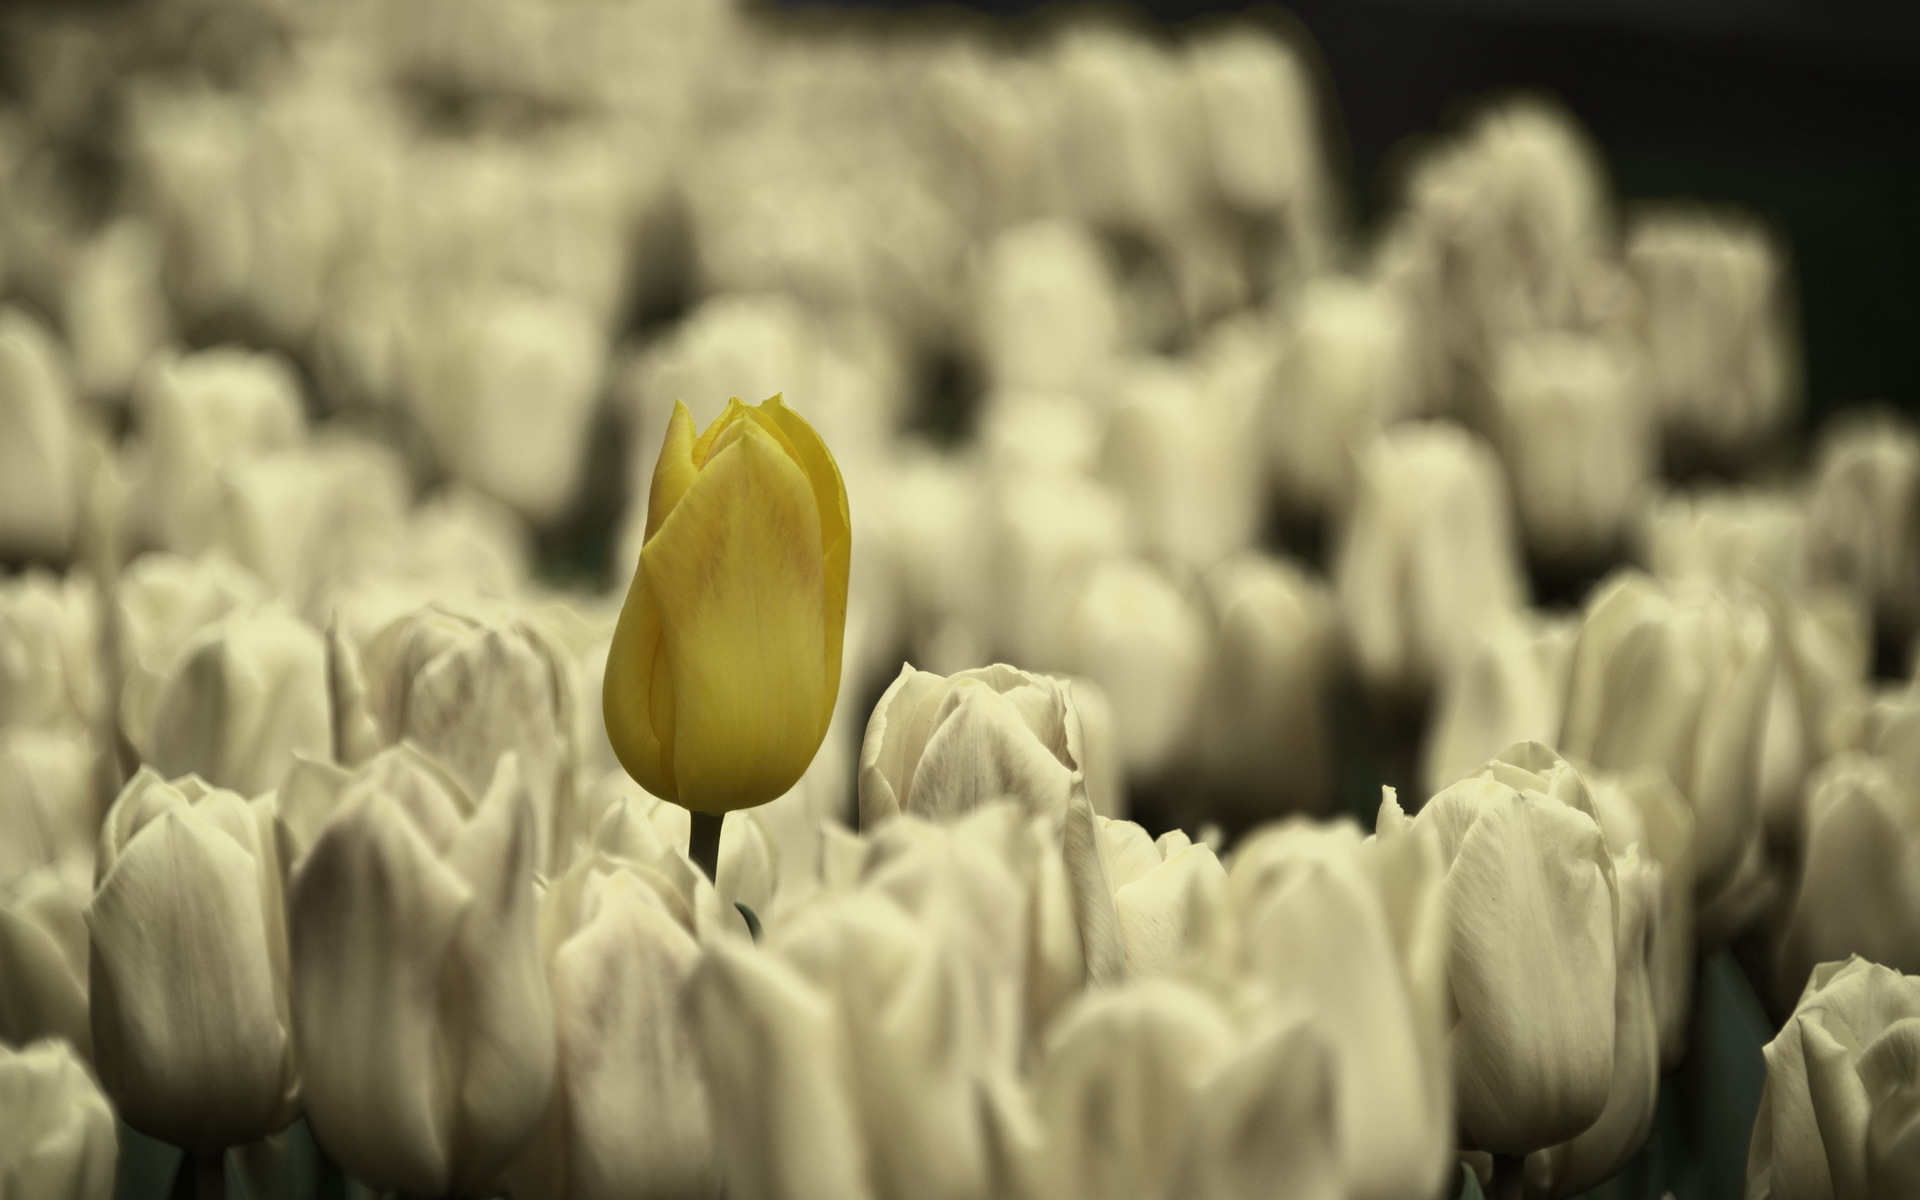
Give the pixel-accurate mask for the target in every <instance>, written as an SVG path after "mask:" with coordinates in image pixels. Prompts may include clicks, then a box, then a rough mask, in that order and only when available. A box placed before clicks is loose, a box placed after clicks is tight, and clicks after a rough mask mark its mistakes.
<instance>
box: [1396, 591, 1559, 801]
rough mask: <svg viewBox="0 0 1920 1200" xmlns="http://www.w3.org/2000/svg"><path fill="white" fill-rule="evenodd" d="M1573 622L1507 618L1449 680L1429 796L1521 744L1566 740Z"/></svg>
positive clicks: (1426, 749) (1439, 711) (1432, 731)
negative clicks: (1564, 722)
mask: <svg viewBox="0 0 1920 1200" xmlns="http://www.w3.org/2000/svg"><path fill="white" fill-rule="evenodd" d="M1578 633H1579V626H1578V624H1577V623H1576V622H1575V621H1573V620H1572V619H1571V618H1565V617H1556V616H1549V615H1546V614H1544V613H1540V612H1537V611H1531V610H1530V611H1526V612H1521V613H1515V614H1511V615H1506V614H1503V615H1501V616H1500V617H1497V618H1496V619H1495V620H1493V621H1492V622H1490V623H1489V624H1488V625H1487V626H1486V627H1485V628H1484V629H1482V630H1481V632H1480V635H1479V636H1478V637H1476V638H1473V639H1471V645H1470V647H1469V648H1468V650H1467V652H1466V653H1465V654H1464V655H1463V656H1461V657H1460V658H1459V659H1458V660H1457V661H1456V662H1455V663H1454V664H1453V665H1452V666H1451V667H1450V668H1449V669H1448V670H1447V672H1446V674H1445V675H1444V676H1442V678H1441V681H1440V694H1439V699H1438V701H1437V702H1436V706H1435V707H1436V711H1435V713H1434V716H1433V721H1432V724H1431V725H1430V726H1429V728H1428V730H1427V739H1426V744H1425V745H1424V746H1423V747H1422V749H1421V769H1420V777H1421V780H1422V781H1423V785H1424V786H1425V788H1426V790H1427V792H1428V794H1432V793H1434V792H1437V791H1439V790H1440V789H1441V788H1443V787H1446V786H1447V785H1448V784H1450V783H1452V782H1454V781H1455V780H1457V779H1465V778H1466V777H1467V776H1468V775H1471V774H1472V773H1473V772H1474V771H1475V770H1476V769H1478V767H1479V766H1480V764H1481V763H1484V762H1486V761H1487V760H1488V759H1490V758H1492V757H1493V756H1494V755H1496V754H1498V753H1499V752H1500V751H1501V750H1503V749H1505V748H1506V747H1508V746H1511V745H1513V744H1514V743H1515V742H1544V743H1547V744H1549V745H1551V744H1552V743H1553V742H1555V741H1557V740H1559V737H1560V718H1561V712H1562V710H1563V709H1564V708H1565V706H1566V699H1567V678H1568V674H1569V671H1570V669H1571V668H1572V665H1573V643H1574V638H1575V637H1576V635H1577V634H1578Z"/></svg>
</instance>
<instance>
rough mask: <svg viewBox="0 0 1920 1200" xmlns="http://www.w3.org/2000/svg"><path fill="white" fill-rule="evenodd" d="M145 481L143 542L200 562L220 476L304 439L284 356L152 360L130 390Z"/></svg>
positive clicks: (137, 501)
mask: <svg viewBox="0 0 1920 1200" xmlns="http://www.w3.org/2000/svg"><path fill="white" fill-rule="evenodd" d="M133 413H134V425H135V428H136V429H137V430H138V431H139V435H140V436H139V441H138V443H137V446H138V447H139V450H140V453H141V454H142V455H143V456H144V463H145V468H144V470H145V473H144V475H143V476H141V477H138V478H137V479H136V480H135V482H134V498H133V511H134V513H135V514H136V520H138V521H139V522H140V523H141V528H142V532H143V533H144V535H145V537H146V539H147V540H148V541H149V542H151V543H152V544H153V545H156V546H158V547H160V548H161V549H166V550H174V551H178V552H180V553H183V554H197V553H199V552H200V551H202V550H205V549H206V548H207V547H208V546H210V545H211V544H212V542H213V537H214V532H215V529H216V528H217V527H216V524H215V522H214V519H213V518H214V513H215V512H216V511H217V510H218V505H219V499H220V487H221V479H222V473H223V472H224V470H225V469H226V468H227V467H229V466H231V465H233V464H235V463H239V462H244V461H246V460H247V459H249V458H251V457H252V456H253V455H255V454H260V453H264V452H267V451H271V450H285V449H289V448H291V447H292V446H294V445H296V444H297V443H298V442H299V441H300V440H301V439H302V437H303V436H304V435H305V425H306V418H305V416H304V414H303V413H302V411H301V406H300V387H299V384H298V383H297V382H296V381H295V379H294V375H293V371H292V369H291V368H290V367H289V366H288V365H287V363H286V362H285V361H284V360H283V359H281V358H280V357H279V356H277V355H274V354H269V353H254V352H252V351H248V350H242V349H239V348H237V347H230V346H223V347H218V348H215V349H212V350H201V351H196V352H193V353H189V354H176V353H172V352H168V353H164V354H158V355H155V356H154V357H153V358H151V359H150V360H149V361H148V362H147V364H146V366H145V367H144V368H143V369H142V370H141V372H140V376H139V378H138V379H137V380H136V382H135V385H134V396H133Z"/></svg>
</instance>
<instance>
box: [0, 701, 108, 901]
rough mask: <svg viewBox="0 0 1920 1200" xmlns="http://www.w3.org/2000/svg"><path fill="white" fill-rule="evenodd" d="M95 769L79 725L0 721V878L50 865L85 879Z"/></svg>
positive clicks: (89, 738)
mask: <svg viewBox="0 0 1920 1200" xmlns="http://www.w3.org/2000/svg"><path fill="white" fill-rule="evenodd" d="M99 766H100V764H99V754H98V752H97V751H96V749H95V747H94V741H93V735H92V734H91V733H90V732H89V731H87V730H85V729H78V728H66V729H34V728H32V727H30V726H22V727H8V726H0V881H5V880H9V879H12V878H13V877H14V876H16V875H18V874H21V873H22V872H24V871H27V870H29V869H31V868H33V867H38V866H51V867H55V868H57V869H58V870H60V872H61V873H62V874H64V875H66V876H67V877H69V878H71V879H75V880H80V881H84V882H88V883H91V882H92V880H93V854H94V842H95V841H96V840H97V839H98V838H99V834H100V818H101V816H102V812H103V809H102V805H101V803H100V800H99V798H98V792H99V790H100V777H99V774H98V771H99Z"/></svg>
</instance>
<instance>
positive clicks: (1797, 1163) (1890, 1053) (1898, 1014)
mask: <svg viewBox="0 0 1920 1200" xmlns="http://www.w3.org/2000/svg"><path fill="white" fill-rule="evenodd" d="M1766 1058H1767V1082H1766V1086H1765V1087H1764V1088H1763V1089H1762V1090H1761V1092H1760V1112H1759V1114H1758V1115H1757V1116H1756V1117H1755V1118H1754V1122H1753V1141H1752V1142H1751V1144H1750V1145H1749V1147H1748V1150H1747V1194H1748V1195H1749V1196H1764V1197H1782V1198H1784V1197H1788V1196H1793V1197H1801V1196H1805V1197H1811V1198H1815V1200H1826V1198H1828V1197H1831V1198H1832V1200H1854V1198H1855V1197H1858V1198H1860V1200H1894V1198H1895V1197H1899V1196H1905V1195H1909V1194H1911V1191H1912V1189H1913V1187H1914V1185H1915V1184H1916V1183H1920V1161H1917V1160H1920V1146H1916V1145H1915V1141H1914V1129H1915V1125H1914V1118H1915V1116H1916V1107H1920V1087H1916V1086H1915V1080H1916V1079H1920V979H1915V978H1913V977H1911V976H1907V975H1902V974H1900V973H1899V972H1897V971H1894V970H1891V969H1890V968H1887V967H1883V966H1879V965H1877V964H1874V963H1870V962H1868V961H1867V960H1865V959H1863V958H1858V957H1854V958H1849V959H1847V960H1846V961H1845V962H1826V963H1822V964H1820V965H1819V966H1818V967H1815V968H1814V970H1813V975H1812V977H1811V978H1810V979H1809V980H1808V981H1807V988H1806V991H1805V992H1803V993H1802V994H1801V996H1800V1002H1799V1004H1798V1005H1797V1006H1796V1007H1795V1008H1794V1010H1793V1015H1792V1016H1791V1017H1789V1018H1788V1019H1787V1023H1786V1024H1785V1025H1784V1026H1783V1027H1782V1028H1781V1030H1780V1032H1779V1034H1778V1035H1777V1036H1775V1038H1774V1039H1773V1040H1772V1041H1771V1042H1768V1043H1767V1047H1766Z"/></svg>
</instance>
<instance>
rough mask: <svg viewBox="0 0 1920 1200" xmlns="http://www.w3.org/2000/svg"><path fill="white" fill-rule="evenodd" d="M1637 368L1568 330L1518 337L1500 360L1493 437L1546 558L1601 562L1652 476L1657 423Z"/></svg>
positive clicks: (1532, 541)
mask: <svg viewBox="0 0 1920 1200" xmlns="http://www.w3.org/2000/svg"><path fill="white" fill-rule="evenodd" d="M1635 367H1636V364H1635V363H1634V362H1633V361H1632V360H1631V359H1630V358H1629V357H1628V355H1627V354H1626V353H1625V352H1624V351H1623V350H1621V349H1619V348H1617V347H1615V346H1612V345H1610V344H1608V343H1607V342H1606V341H1605V340H1603V339H1602V338H1599V337H1594V336H1581V335H1576V334H1568V333H1549V334H1539V335H1535V336H1532V337H1526V338H1519V339H1516V340H1514V341H1512V342H1509V343H1507V344H1506V345H1505V346H1504V347H1503V348H1502V349H1501V350H1500V351H1499V353H1498V354H1497V356H1496V358H1495V361H1494V375H1493V380H1492V385H1491V391H1492V401H1493V421H1494V429H1495V435H1494V441H1495V443H1496V444H1497V445H1498V446H1499V447H1500V453H1501V457H1502V458H1504V459H1505V460H1506V464H1507V476H1508V478H1509V479H1511V480H1512V481H1513V494H1514V507H1515V508H1516V509H1518V511H1519V514H1520V527H1521V531H1522V532H1523V533H1524V534H1525V535H1526V540H1527V545H1528V548H1529V549H1531V550H1532V551H1533V553H1534V554H1535V555H1537V556H1539V557H1540V558H1542V559H1545V560H1548V561H1551V562H1555V563H1561V564H1577V563H1587V562H1596V561H1604V559H1605V558H1606V557H1607V556H1608V555H1609V554H1610V553H1612V552H1613V551H1614V550H1616V549H1617V548H1618V546H1619V543H1620V539H1621V535H1622V534H1623V533H1625V532H1626V526H1627V521H1628V518H1629V517H1631V516H1632V515H1633V513H1634V510H1635V508H1636V506H1637V505H1638V503H1639V501H1640V498H1641V494H1642V492H1644V491H1645V490H1646V489H1647V487H1648V486H1649V485H1650V484H1651V483H1652V480H1653V476H1654V471H1655V468H1656V467H1657V466H1658V459H1657V452H1658V446H1657V444H1656V443H1657V430H1656V428H1655V425H1654V413H1653V410H1652V409H1651V407H1649V405H1648V404H1647V402H1646V398H1645V396H1644V394H1643V392H1642V385H1641V383H1640V380H1639V377H1638V375H1637V374H1636V370H1635Z"/></svg>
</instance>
